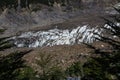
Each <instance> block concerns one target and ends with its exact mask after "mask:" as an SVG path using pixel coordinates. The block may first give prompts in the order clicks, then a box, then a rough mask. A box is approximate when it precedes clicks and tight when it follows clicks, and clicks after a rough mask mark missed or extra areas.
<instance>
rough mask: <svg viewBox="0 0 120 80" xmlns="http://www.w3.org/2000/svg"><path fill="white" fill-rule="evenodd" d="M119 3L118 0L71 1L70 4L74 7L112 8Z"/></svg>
mask: <svg viewBox="0 0 120 80" xmlns="http://www.w3.org/2000/svg"><path fill="white" fill-rule="evenodd" d="M117 2H118V0H76V1H73V0H70V3H71V4H72V5H75V4H76V5H78V6H79V4H80V5H81V6H84V7H95V6H98V7H107V6H112V5H114V4H116V3H117Z"/></svg>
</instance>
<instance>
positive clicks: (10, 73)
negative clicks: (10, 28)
mask: <svg viewBox="0 0 120 80" xmlns="http://www.w3.org/2000/svg"><path fill="white" fill-rule="evenodd" d="M12 46H13V45H12V44H11V43H10V42H9V40H8V38H7V37H6V38H0V51H3V50H5V49H8V48H11V47H12ZM29 52H31V50H28V51H23V52H18V51H17V52H13V53H9V54H6V53H4V54H0V80H30V79H31V78H32V76H33V75H34V74H33V72H32V69H30V68H29V67H27V66H26V65H25V60H23V59H22V57H23V56H24V55H25V54H27V53H29Z"/></svg>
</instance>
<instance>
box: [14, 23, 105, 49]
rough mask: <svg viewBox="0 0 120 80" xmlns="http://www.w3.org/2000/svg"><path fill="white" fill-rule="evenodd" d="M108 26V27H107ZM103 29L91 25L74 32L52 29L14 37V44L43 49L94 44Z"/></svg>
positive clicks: (78, 28)
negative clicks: (46, 47) (56, 46)
mask: <svg viewBox="0 0 120 80" xmlns="http://www.w3.org/2000/svg"><path fill="white" fill-rule="evenodd" d="M105 26H107V25H105ZM102 31H103V30H102V29H101V28H98V27H97V26H96V27H90V26H89V25H83V26H78V27H77V28H74V29H72V30H69V29H65V30H61V29H57V28H54V29H50V30H48V31H37V32H33V31H29V32H25V33H22V34H21V35H19V36H14V37H12V40H13V42H14V44H15V45H16V46H17V47H43V46H54V45H74V44H81V43H93V42H94V41H96V38H99V36H98V35H96V34H94V33H97V34H101V33H102Z"/></svg>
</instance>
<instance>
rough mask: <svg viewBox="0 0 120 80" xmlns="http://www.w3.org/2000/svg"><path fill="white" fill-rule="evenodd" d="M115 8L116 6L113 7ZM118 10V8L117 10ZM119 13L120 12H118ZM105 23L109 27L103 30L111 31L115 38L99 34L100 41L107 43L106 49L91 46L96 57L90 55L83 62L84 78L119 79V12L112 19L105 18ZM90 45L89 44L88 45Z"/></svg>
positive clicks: (95, 79) (96, 79)
mask: <svg viewBox="0 0 120 80" xmlns="http://www.w3.org/2000/svg"><path fill="white" fill-rule="evenodd" d="M115 9H116V8H115ZM116 10H117V9H116ZM117 11H118V12H119V10H117ZM119 13H120V12H119ZM104 20H105V21H106V24H107V25H109V26H110V27H111V29H110V28H104V29H105V30H107V31H109V32H111V35H114V36H116V37H117V38H116V39H112V38H108V37H104V36H101V35H99V36H100V38H101V39H99V40H100V41H102V42H105V43H108V44H109V46H112V48H109V49H108V50H101V49H97V48H95V47H93V46H92V47H91V48H93V49H94V50H95V53H94V54H96V55H99V56H98V57H92V58H91V59H90V60H88V62H86V63H85V64H84V66H83V67H84V72H85V74H84V75H85V76H84V79H87V80H89V79H92V80H119V79H120V75H119V74H120V71H119V69H120V41H119V40H120V25H117V23H119V22H120V14H119V15H116V16H114V21H110V20H108V19H105V18H104ZM89 46H90V45H89Z"/></svg>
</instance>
